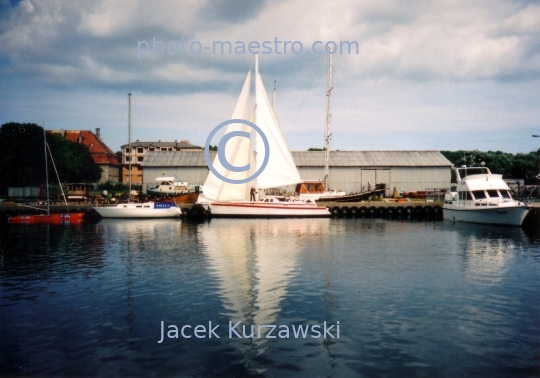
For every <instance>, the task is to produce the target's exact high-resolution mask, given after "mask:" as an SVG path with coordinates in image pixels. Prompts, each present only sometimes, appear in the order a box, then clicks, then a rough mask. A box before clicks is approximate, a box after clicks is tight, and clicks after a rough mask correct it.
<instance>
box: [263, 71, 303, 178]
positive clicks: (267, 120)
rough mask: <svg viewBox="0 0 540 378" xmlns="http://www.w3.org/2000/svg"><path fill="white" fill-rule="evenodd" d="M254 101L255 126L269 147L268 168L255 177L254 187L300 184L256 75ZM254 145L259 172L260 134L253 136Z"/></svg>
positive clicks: (283, 139)
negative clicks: (261, 132) (254, 138)
mask: <svg viewBox="0 0 540 378" xmlns="http://www.w3.org/2000/svg"><path fill="white" fill-rule="evenodd" d="M255 102H256V104H257V107H256V118H255V123H256V125H257V126H259V127H260V128H261V130H262V131H263V133H264V135H265V136H266V138H267V139H268V144H269V146H270V158H269V160H268V165H267V166H266V168H265V169H264V171H263V172H262V173H261V175H260V176H259V177H257V184H258V185H257V186H258V187H259V188H260V189H266V188H275V187H278V186H286V185H292V184H297V183H299V182H300V181H302V179H301V178H300V174H299V173H298V169H297V168H296V164H295V163H294V160H293V157H292V155H291V152H290V151H289V147H288V146H287V142H286V141H285V138H284V137H283V134H282V133H281V129H280V128H279V124H278V121H277V119H276V115H275V114H274V111H273V110H272V106H271V105H270V101H269V100H268V96H267V95H266V90H265V89H264V85H263V82H262V79H261V75H260V74H259V73H257V75H256V78H255ZM255 146H256V148H257V152H258V154H257V169H259V167H260V166H261V165H262V163H263V161H262V160H263V158H262V157H263V156H264V155H263V154H264V149H263V141H262V139H261V136H260V135H259V134H257V136H256V143H255ZM259 149H262V151H259Z"/></svg>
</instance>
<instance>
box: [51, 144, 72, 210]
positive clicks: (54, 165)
mask: <svg viewBox="0 0 540 378" xmlns="http://www.w3.org/2000/svg"><path fill="white" fill-rule="evenodd" d="M46 145H47V149H48V150H49V155H50V156H51V161H52V164H53V167H54V172H55V173H56V178H57V179H58V185H60V190H61V191H62V197H64V202H65V203H66V206H67V204H68V203H67V200H66V195H65V194H64V189H63V188H62V183H61V182H60V176H58V171H57V170H56V164H54V159H53V157H52V152H51V148H50V147H49V143H46Z"/></svg>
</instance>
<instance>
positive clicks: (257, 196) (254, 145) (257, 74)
mask: <svg viewBox="0 0 540 378" xmlns="http://www.w3.org/2000/svg"><path fill="white" fill-rule="evenodd" d="M258 77H259V55H255V111H254V112H253V123H254V124H257V78H258ZM251 146H252V148H253V160H254V162H255V164H254V166H255V170H257V146H256V144H255V130H253V129H252V130H251ZM250 199H251V198H250ZM258 199H259V180H257V178H255V200H256V201H257V200H258Z"/></svg>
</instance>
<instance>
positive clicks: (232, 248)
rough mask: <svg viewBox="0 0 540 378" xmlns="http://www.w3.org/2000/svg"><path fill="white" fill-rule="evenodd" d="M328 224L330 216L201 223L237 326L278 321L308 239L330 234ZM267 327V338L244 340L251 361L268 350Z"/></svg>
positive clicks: (223, 298) (200, 234)
mask: <svg viewBox="0 0 540 378" xmlns="http://www.w3.org/2000/svg"><path fill="white" fill-rule="evenodd" d="M328 228H329V220H328V219H317V220H310V221H309V222H306V221H305V220H294V219H287V220H258V221H257V222H253V221H249V220H214V221H212V222H211V224H206V225H201V227H199V232H198V237H199V240H200V243H201V246H202V250H203V252H204V254H205V255H206V256H207V259H208V267H209V270H210V272H211V274H212V275H214V276H215V277H216V278H217V279H218V282H219V284H218V288H217V292H218V295H219V297H220V299H221V301H222V303H223V307H224V308H225V313H224V314H223V315H225V316H226V317H227V318H228V319H230V321H232V322H233V324H234V323H236V322H237V321H242V324H245V325H246V332H247V335H249V334H250V331H251V328H250V326H251V325H252V324H253V325H265V324H278V318H279V316H280V313H281V311H282V306H281V304H282V302H283V300H284V299H285V297H286V296H287V294H288V290H289V285H290V284H291V280H292V279H293V278H294V277H295V276H296V274H297V265H298V257H299V255H300V254H301V253H302V251H303V250H304V247H305V243H306V239H309V238H310V237H312V236H316V235H322V234H326V233H327V232H328ZM266 330H267V329H262V330H261V338H257V336H258V335H257V333H256V334H255V338H254V339H253V340H246V339H243V340H242V341H239V342H238V348H239V349H240V350H241V351H242V352H243V353H245V354H246V359H251V358H252V357H254V356H255V355H258V356H259V357H260V355H261V354H263V353H264V352H265V348H264V347H263V346H264V344H265V343H266V341H267V339H265V338H264V337H265V334H266ZM240 331H241V329H240V330H239V332H240ZM255 332H257V327H256V326H255ZM276 333H277V332H276ZM254 369H255V370H256V371H257V372H259V373H261V372H262V371H263V370H264V369H260V368H254Z"/></svg>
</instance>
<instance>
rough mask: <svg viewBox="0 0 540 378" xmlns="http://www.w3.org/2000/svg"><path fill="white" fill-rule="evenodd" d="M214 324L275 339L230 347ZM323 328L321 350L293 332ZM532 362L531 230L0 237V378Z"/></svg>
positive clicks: (32, 229) (41, 232)
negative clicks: (199, 328)
mask: <svg viewBox="0 0 540 378" xmlns="http://www.w3.org/2000/svg"><path fill="white" fill-rule="evenodd" d="M161 321H164V322H165V323H164V324H165V328H166V329H165V332H167V331H168V330H169V331H170V330H172V331H171V332H172V333H171V334H170V335H171V336H174V335H175V334H174V327H170V328H168V327H169V326H171V325H176V326H177V327H178V329H179V330H181V328H182V326H184V325H192V326H193V327H195V326H196V325H203V326H204V327H206V328H208V323H209V322H210V321H211V322H212V326H213V327H215V325H220V327H219V328H217V330H216V331H215V333H216V334H217V336H219V338H216V337H212V338H208V337H207V336H208V330H207V329H206V330H205V332H201V333H198V335H199V336H202V335H204V336H206V337H205V338H196V337H194V336H193V328H191V329H189V328H186V329H185V330H186V331H187V333H186V336H187V335H192V337H191V338H183V337H182V335H181V333H180V332H179V333H178V338H168V337H167V334H166V335H165V339H164V340H163V342H162V343H158V341H159V340H160V338H161ZM229 321H232V322H233V323H236V322H238V321H242V323H241V325H240V326H239V327H237V328H236V329H235V330H238V331H239V334H240V335H242V329H241V326H242V325H244V324H245V325H246V328H245V329H246V332H247V334H248V335H249V333H250V326H251V325H252V324H254V325H277V326H278V327H279V326H282V327H280V328H277V329H276V331H275V332H274V333H273V334H274V335H277V332H278V330H279V329H281V330H284V329H289V330H290V334H289V336H290V337H289V338H288V339H287V338H279V337H278V338H276V339H267V338H265V330H268V328H263V329H262V334H261V338H257V337H256V338H254V339H245V338H242V339H239V338H237V337H236V336H235V335H234V333H233V334H232V336H233V338H229ZM325 321H326V322H327V326H328V327H329V326H331V325H334V328H333V329H332V330H331V331H329V332H330V333H331V334H332V335H333V336H334V337H335V338H331V337H330V336H329V334H327V337H326V338H323V337H311V336H316V334H314V333H313V332H312V331H309V333H308V334H307V337H306V338H303V337H301V334H300V335H299V337H298V338H295V337H294V335H293V332H292V326H293V325H294V326H295V329H297V328H296V327H298V326H302V327H304V326H309V327H311V328H309V329H310V330H313V326H315V325H320V326H321V327H320V328H319V330H321V331H322V329H323V325H324V322H325ZM338 321H339V326H340V334H339V338H337V337H336V336H337V335H336V327H337V322H338ZM283 332H284V333H283V334H281V335H282V336H283V337H284V336H285V335H286V334H285V331H283ZM254 336H257V328H255V335H254ZM539 355H540V232H539V231H534V230H532V231H531V230H522V229H519V228H503V227H496V228H494V227H488V226H480V225H464V224H454V223H451V222H448V221H438V222H411V221H391V220H382V219H321V220H212V221H211V222H205V223H192V222H186V221H180V220H144V221H137V220H133V221H118V220H114V221H112V220H102V221H99V222H93V223H90V222H87V223H85V224H83V225H80V226H52V225H51V226H48V225H34V226H16V227H15V226H9V227H7V226H5V225H3V228H2V229H1V231H0V375H31V376H145V377H146V376H200V377H206V376H225V377H227V376H231V377H232V376H236V377H241V376H248V375H249V376H257V375H260V376H267V377H296V376H306V377H316V376H324V377H330V376H333V377H345V376H358V377H405V376H407V377H458V376H465V375H466V376H467V377H513V376H516V377H518V376H523V377H527V376H538V375H539V374H540V362H539Z"/></svg>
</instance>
